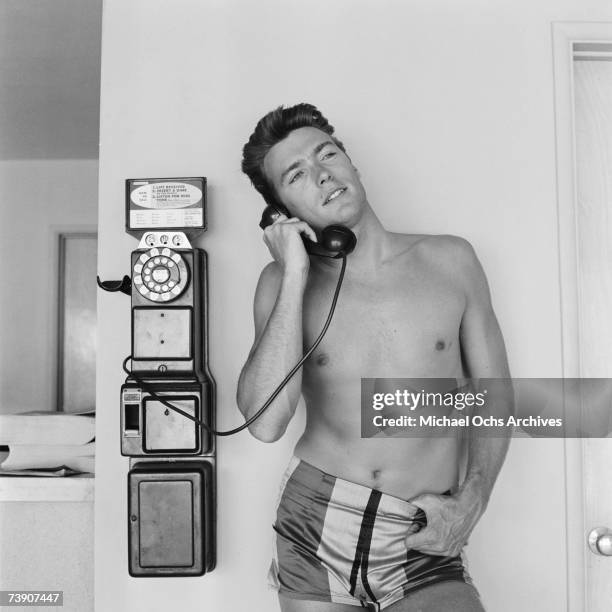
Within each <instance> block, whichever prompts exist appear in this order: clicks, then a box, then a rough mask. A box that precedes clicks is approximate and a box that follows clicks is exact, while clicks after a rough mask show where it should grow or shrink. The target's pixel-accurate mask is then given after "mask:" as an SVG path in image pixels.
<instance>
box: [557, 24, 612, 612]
mask: <svg viewBox="0 0 612 612" xmlns="http://www.w3.org/2000/svg"><path fill="white" fill-rule="evenodd" d="M565 27H568V26H565ZM582 27H583V28H588V26H587V24H585V25H584V26H582ZM595 29H596V30H597V32H591V33H589V32H587V31H584V30H583V31H582V32H580V35H576V38H575V39H574V40H571V38H572V37H571V36H569V42H570V43H571V44H570V46H569V47H568V48H566V51H567V50H569V51H570V52H571V63H570V65H569V66H568V65H567V64H565V69H568V68H569V69H570V70H571V74H570V75H569V84H570V85H571V86H570V88H569V92H571V109H572V111H573V112H572V116H573V121H572V123H573V129H572V134H573V138H572V139H569V140H568V141H567V143H566V144H569V143H570V142H571V141H572V140H573V143H572V147H571V148H572V150H573V164H572V165H573V174H574V176H573V181H574V185H573V187H574V189H573V192H574V193H573V194H570V193H567V194H564V192H563V189H564V187H563V179H561V180H560V188H561V189H560V200H559V202H560V211H559V212H560V221H561V223H560V230H561V236H560V238H561V241H560V247H561V249H560V252H561V269H562V282H563V292H564V306H565V308H564V315H563V319H564V321H563V322H564V341H565V351H564V352H565V375H566V376H579V377H582V378H609V379H612V26H604V25H603V24H595ZM602 29H604V30H605V29H607V32H606V31H603V32H602ZM602 33H603V34H605V35H606V36H605V37H603V36H602ZM566 34H567V30H566ZM588 34H590V36H589V35H588ZM565 42H568V40H566V41H565ZM562 63H563V62H562ZM557 94H558V97H557V100H558V101H559V94H560V92H559V91H557ZM561 95H564V94H563V92H561ZM558 110H559V109H558ZM557 119H558V121H557V128H558V130H563V129H564V127H563V125H560V123H559V117H557ZM558 136H559V137H560V138H559V140H560V141H562V140H563V135H562V134H558ZM559 153H560V161H561V162H562V159H563V155H564V153H563V152H561V151H559ZM559 170H560V171H562V170H563V164H562V163H560V165H559ZM564 195H565V196H567V197H566V198H564ZM572 218H573V219H572ZM572 221H573V223H572ZM570 234H573V235H570ZM572 243H573V244H572ZM607 385H608V386H609V383H607ZM605 433H606V432H605V431H604V430H603V429H602V434H605ZM567 449H568V467H569V470H568V516H570V520H569V521H568V543H569V544H570V545H569V552H570V555H572V554H573V557H572V558H570V559H569V568H570V571H569V572H568V580H569V581H570V582H572V583H573V584H570V591H571V590H572V589H573V597H572V598H570V604H571V605H570V611H571V612H574V611H575V612H578V611H579V610H585V611H587V612H604V611H609V610H610V609H612V479H611V478H610V474H611V473H612V437H606V438H585V439H582V440H573V441H568V442H567ZM596 528H601V529H600V531H598V532H594V530H595V529H596ZM608 529H609V530H610V536H606V535H605V534H606V531H607V530H608ZM590 534H591V542H590V544H591V545H590V546H589V535H590Z"/></svg>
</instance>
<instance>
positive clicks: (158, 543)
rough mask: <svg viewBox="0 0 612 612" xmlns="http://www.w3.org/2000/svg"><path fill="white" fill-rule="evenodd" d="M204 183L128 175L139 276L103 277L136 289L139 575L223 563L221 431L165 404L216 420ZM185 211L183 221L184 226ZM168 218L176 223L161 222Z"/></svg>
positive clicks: (129, 447)
mask: <svg viewBox="0 0 612 612" xmlns="http://www.w3.org/2000/svg"><path fill="white" fill-rule="evenodd" d="M205 189H206V180H205V179H204V178H199V179H137V180H136V179H128V181H127V182H126V192H127V193H126V195H127V197H126V229H127V231H128V233H130V234H135V235H139V236H140V238H141V239H140V244H139V246H138V249H137V250H135V251H133V252H132V256H131V277H130V278H129V279H128V278H127V277H124V280H123V281H117V282H116V281H107V282H106V283H103V282H101V281H98V282H99V285H100V286H101V287H102V288H104V289H107V290H110V291H117V290H118V291H123V292H124V293H129V295H130V296H131V315H132V316H131V322H132V325H131V336H132V338H131V355H130V358H129V359H128V360H126V362H129V363H130V367H129V368H127V370H128V371H129V375H128V377H127V379H126V382H125V384H124V385H122V387H121V409H120V417H121V418H120V423H121V432H120V438H121V454H122V455H124V456H127V457H130V470H129V473H128V509H127V510H128V512H127V522H128V549H129V550H128V559H129V573H130V575H132V576H134V577H141V576H155V577H160V576H201V575H202V574H204V573H206V572H210V571H211V570H212V569H213V568H214V566H215V557H216V481H215V473H216V470H215V467H216V466H215V459H216V449H215V438H214V436H212V435H211V434H210V433H209V432H208V431H207V430H206V429H204V428H201V427H200V426H199V425H198V424H197V423H195V422H194V421H192V420H190V419H189V418H187V417H185V416H184V415H182V414H180V413H178V412H176V411H174V410H172V409H171V408H170V407H168V406H166V405H165V404H164V402H168V403H169V404H170V405H171V406H175V407H176V408H178V409H180V410H182V411H183V412H185V413H187V414H189V415H191V416H192V417H194V418H197V419H200V420H202V421H203V422H204V423H205V424H207V425H209V426H210V427H212V428H214V427H215V383H214V379H213V377H212V375H211V373H210V371H209V368H208V338H207V333H208V330H207V322H208V313H207V256H206V253H205V251H203V250H202V249H198V248H192V246H191V244H190V242H189V238H188V236H187V233H190V235H196V234H198V233H200V232H202V231H204V229H205V215H204V213H205V195H206V192H205ZM143 190H144V191H143ZM143 194H144V195H143ZM185 194H187V195H185ZM194 194H195V195H194ZM198 197H199V199H198ZM181 209H184V210H181ZM194 209H195V210H194ZM198 209H199V210H198ZM151 210H153V214H152V215H151V214H149V213H150V211H151ZM166 213H167V214H166ZM198 213H199V217H198V216H197V215H198ZM181 214H182V216H181ZM147 215H148V216H147ZM177 215H178V219H179V221H178V222H179V223H180V219H183V220H186V221H185V222H184V226H181V227H176V225H177V221H176V219H177ZM193 218H196V219H198V221H197V223H198V227H193V226H192V225H193V221H192V220H193ZM139 219H140V223H138V222H135V220H136V221H138V220H139ZM142 219H144V221H142ZM168 220H170V221H171V222H172V225H173V227H159V226H160V225H163V224H165V223H168ZM182 230H185V231H182Z"/></svg>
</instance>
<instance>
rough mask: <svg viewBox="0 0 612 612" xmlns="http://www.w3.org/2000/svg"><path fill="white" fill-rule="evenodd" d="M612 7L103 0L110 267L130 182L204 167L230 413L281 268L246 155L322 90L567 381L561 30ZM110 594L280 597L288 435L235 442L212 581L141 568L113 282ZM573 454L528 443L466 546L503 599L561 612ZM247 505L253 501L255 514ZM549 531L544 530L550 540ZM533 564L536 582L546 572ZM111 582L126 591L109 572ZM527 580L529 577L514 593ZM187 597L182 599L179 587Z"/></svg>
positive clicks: (269, 601) (387, 192)
mask: <svg viewBox="0 0 612 612" xmlns="http://www.w3.org/2000/svg"><path fill="white" fill-rule="evenodd" d="M555 20H578V21H579V20H589V21H590V20H612V6H611V5H610V4H609V2H607V0H590V1H581V2H578V0H566V1H565V2H560V1H558V0H540V1H539V2H537V3H534V2H533V1H531V0H515V1H514V2H506V3H503V4H502V3H495V4H494V3H491V2H481V1H475V0H472V1H469V2H468V1H464V2H461V3H453V2H451V1H450V0H447V1H442V0H438V1H435V2H432V1H431V0H427V1H426V0H418V1H417V0H414V1H411V2H408V1H402V2H400V1H384V2H381V1H380V0H378V1H375V0H336V1H335V2H329V1H324V0H312V1H311V2H309V3H308V4H307V5H305V4H304V3H302V2H298V1H297V0H289V1H288V0H261V1H259V2H256V3H255V2H247V1H246V0H243V1H238V0H233V1H231V0H224V1H221V0H217V1H213V0H209V1H207V2H202V1H201V0H191V1H187V0H182V1H180V2H177V1H174V2H171V1H169V0H166V1H161V0H157V1H156V0H147V1H146V2H145V1H144V0H139V1H136V0H134V1H132V2H130V3H125V2H122V1H121V0H107V1H106V3H105V10H104V17H103V23H104V25H103V47H102V48H103V63H102V105H101V154H100V215H99V240H100V242H99V245H100V251H99V270H100V274H101V275H102V276H106V277H117V278H118V277H119V276H117V275H122V274H124V273H127V272H128V267H129V253H130V251H131V250H132V249H134V248H136V246H137V242H136V240H134V239H133V238H131V237H129V236H128V235H126V234H125V233H124V232H123V223H124V219H123V206H124V201H123V197H124V195H123V189H124V179H125V178H127V177H138V176H189V175H200V174H203V175H205V176H207V177H208V180H209V212H210V225H209V231H208V232H207V233H206V234H205V235H204V236H203V238H202V239H201V240H199V242H198V246H201V247H203V248H205V249H206V250H207V251H208V253H209V255H210V267H211V269H210V288H211V308H210V315H211V318H212V324H211V326H210V329H211V337H210V355H211V367H212V369H213V373H214V375H215V377H216V379H217V383H218V417H219V426H220V427H221V428H228V427H230V426H233V425H236V424H237V423H239V422H240V418H239V415H238V412H237V409H236V406H235V401H234V393H235V388H236V380H237V377H238V373H239V371H240V367H241V365H242V363H243V361H244V359H245V357H246V354H247V352H248V349H249V347H250V344H251V342H252V315H251V303H252V296H253V291H254V288H255V283H256V281H257V277H258V274H259V271H260V269H261V267H262V266H263V264H264V263H265V262H266V261H267V260H268V255H267V253H266V251H265V248H264V246H263V244H262V242H261V232H260V230H259V228H258V227H257V223H258V220H259V215H260V213H261V208H262V201H261V200H260V198H259V196H257V195H256V193H255V192H254V191H253V190H252V188H251V187H250V185H249V184H248V181H247V179H246V178H245V177H243V176H241V174H240V170H239V166H240V153H241V147H242V145H243V144H244V142H245V141H246V139H247V137H248V135H249V134H250V132H251V131H252V128H253V127H254V124H255V122H256V120H257V119H258V118H259V117H260V116H261V115H262V114H264V113H265V112H266V111H268V110H270V109H271V108H273V107H275V106H277V105H278V104H281V103H284V104H292V103H295V102H299V101H304V100H305V101H311V102H313V103H315V104H317V105H318V106H319V107H320V108H321V109H322V110H323V112H324V114H326V115H327V116H328V117H329V118H330V120H331V121H332V123H333V124H334V125H335V126H336V128H337V133H338V135H339V137H340V138H341V139H342V140H343V141H344V143H345V144H346V146H347V148H348V150H349V152H350V153H351V156H352V158H353V160H354V162H355V163H356V165H357V167H358V168H359V169H360V171H361V174H362V178H363V181H364V184H365V186H366V188H367V190H368V194H369V196H370V201H371V203H372V205H373V206H374V208H375V209H376V210H377V211H378V213H379V215H380V217H381V219H382V220H383V222H384V223H385V224H386V226H387V227H388V228H389V229H394V230H396V231H405V232H414V233H417V232H430V233H453V234H459V235H463V236H465V237H467V238H468V239H469V240H471V241H472V243H473V244H474V245H475V247H476V250H477V252H478V253H479V254H480V257H481V260H482V262H483V265H484V267H485V270H486V271H487V273H488V276H489V279H490V284H491V288H492V293H493V298H494V305H495V307H496V311H497V314H498V317H499V320H500V323H501V326H502V329H503V331H504V334H505V337H506V342H507V348H508V352H509V357H510V362H511V368H512V372H513V374H514V376H521V377H544V376H561V357H560V346H561V344H560V343H561V338H560V319H559V307H560V305H559V284H558V251H557V220H556V200H555V160H554V143H555V141H554V117H553V89H552V52H551V22H552V21H555ZM98 322H99V337H100V338H104V339H105V340H106V342H105V343H104V344H100V346H99V352H98V373H97V379H98V398H97V400H98V402H97V403H98V421H97V422H98V427H99V430H98V462H97V463H98V466H100V467H99V469H98V474H97V478H96V487H97V489H96V503H97V514H96V573H97V574H96V575H97V586H96V604H97V609H98V610H101V611H102V610H107V609H114V610H125V611H127V610H130V612H136V611H140V610H147V611H153V612H154V611H157V610H159V611H161V610H166V609H168V608H172V607H175V606H176V602H177V601H181V608H182V609H185V610H191V609H193V610H196V609H200V608H203V607H206V609H218V610H223V611H224V612H231V611H234V610H236V611H237V610H242V609H244V605H245V603H247V602H248V604H249V609H252V610H256V611H257V612H260V611H261V612H263V611H264V610H265V611H267V610H272V609H275V605H276V604H275V598H274V597H273V595H272V594H271V593H269V592H268V591H267V590H266V587H265V575H266V572H267V564H268V562H269V553H270V537H271V533H270V531H271V530H270V528H269V523H270V522H271V519H272V513H273V505H274V501H275V499H276V489H277V486H278V481H279V477H280V474H281V472H282V471H283V469H284V467H285V465H286V463H287V460H288V457H289V455H290V452H291V449H292V446H293V443H294V442H295V440H296V438H297V436H298V435H299V433H300V431H301V428H302V427H303V420H302V415H300V417H299V418H298V419H296V421H295V422H294V423H293V424H292V426H291V428H290V431H289V432H288V433H287V435H286V436H285V438H284V439H283V440H281V441H280V442H278V443H277V444H274V445H269V446H266V445H262V444H260V443H258V442H256V441H254V440H252V439H250V438H249V437H248V435H247V434H243V435H239V436H236V437H234V438H230V439H223V440H221V441H220V443H219V451H218V457H219V471H218V477H219V481H218V488H219V546H220V549H219V563H218V569H216V570H215V572H214V573H212V574H211V575H209V576H205V577H204V578H199V579H164V580H152V579H133V578H130V577H129V576H128V572H127V542H126V532H127V528H126V474H127V470H128V460H127V459H126V458H123V457H121V456H120V454H119V440H118V439H117V435H118V431H119V424H118V417H119V410H118V394H119V388H120V385H121V383H122V380H123V375H122V372H121V361H122V359H123V358H124V357H125V356H126V355H127V354H128V353H129V350H130V347H129V338H130V335H129V303H128V301H127V300H126V299H125V298H123V297H118V296H116V295H111V294H99V301H98ZM563 503H564V482H563V446H562V444H560V443H557V442H556V441H538V440H530V439H529V440H516V441H515V442H514V443H513V447H512V450H511V452H510V455H509V457H508V460H507V463H506V466H505V468H504V470H503V472H502V475H501V477H500V480H499V484H498V487H497V489H496V490H495V492H494V496H493V499H492V501H491V504H490V507H489V511H488V513H487V514H486V515H485V517H484V518H483V520H482V522H481V523H480V525H479V527H478V529H477V531H476V532H475V533H474V535H473V537H472V541H471V542H470V546H469V547H468V554H469V555H470V559H471V566H470V567H471V570H472V573H473V575H474V577H475V579H476V581H477V584H478V587H479V589H480V591H481V593H482V595H483V597H484V600H485V602H486V603H487V604H488V606H489V609H490V610H492V611H495V612H504V611H510V610H516V609H524V610H536V609H537V610H542V611H550V612H557V611H559V610H562V609H565V602H566V595H565V579H566V578H565V569H566V568H565V523H564V521H565V515H564V512H563ZM245 509H248V511H245ZM543 534H545V536H546V537H545V538H543V537H542V535H543ZM534 576H537V577H538V578H537V579H534ZM109 584H112V585H113V589H112V590H111V589H109V588H108V585H109ZM517 585H520V587H518V588H517ZM179 598H180V599H179Z"/></svg>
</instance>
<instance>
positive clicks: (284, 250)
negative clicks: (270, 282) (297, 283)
mask: <svg viewBox="0 0 612 612" xmlns="http://www.w3.org/2000/svg"><path fill="white" fill-rule="evenodd" d="M302 234H303V235H304V236H306V237H307V238H309V239H310V240H312V241H313V242H316V241H317V236H316V234H315V232H314V230H313V229H312V228H311V227H310V226H309V225H308V224H307V223H305V222H304V221H302V220H301V219H298V218H297V217H291V218H287V217H286V216H285V215H279V217H278V219H276V221H275V222H274V223H272V225H269V226H268V227H266V229H265V230H264V233H263V240H264V242H265V243H266V246H267V247H268V249H269V250H270V253H271V255H272V257H273V258H274V261H276V262H277V263H278V264H279V265H280V266H281V268H282V270H283V272H285V273H286V272H294V271H296V272H302V273H304V274H305V273H306V272H307V271H308V268H309V266H310V259H309V258H308V253H307V252H306V249H305V248H304V243H303V242H302Z"/></svg>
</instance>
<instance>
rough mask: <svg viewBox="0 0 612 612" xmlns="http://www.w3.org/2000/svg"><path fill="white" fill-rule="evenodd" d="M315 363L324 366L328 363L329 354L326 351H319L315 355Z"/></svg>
mask: <svg viewBox="0 0 612 612" xmlns="http://www.w3.org/2000/svg"><path fill="white" fill-rule="evenodd" d="M316 363H317V365H318V366H326V365H327V364H328V363H329V355H328V354H327V353H321V354H320V355H318V356H317V359H316Z"/></svg>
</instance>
